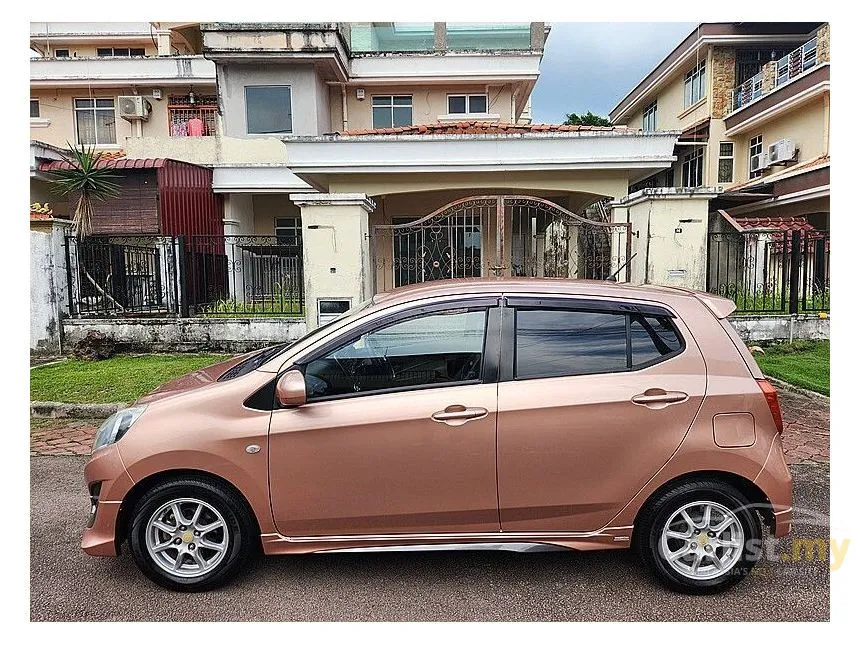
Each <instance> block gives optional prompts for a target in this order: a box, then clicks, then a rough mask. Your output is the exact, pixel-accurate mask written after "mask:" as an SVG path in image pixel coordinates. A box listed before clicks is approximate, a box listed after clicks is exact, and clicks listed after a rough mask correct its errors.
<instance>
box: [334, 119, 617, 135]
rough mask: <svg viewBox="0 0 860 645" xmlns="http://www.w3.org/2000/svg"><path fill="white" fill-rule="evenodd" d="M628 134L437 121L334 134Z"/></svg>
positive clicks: (551, 125) (552, 126)
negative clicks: (585, 132)
mask: <svg viewBox="0 0 860 645" xmlns="http://www.w3.org/2000/svg"><path fill="white" fill-rule="evenodd" d="M618 130H628V128H626V127H623V126H622V127H618V126H616V127H611V126H606V127H603V126H590V125H567V124H560V123H531V124H519V123H495V122H492V121H449V122H443V121H437V122H435V123H426V124H420V125H411V126H401V127H397V128H375V129H372V130H366V129H364V130H345V131H342V132H336V133H334V134H337V135H339V136H344V137H360V136H365V135H379V134H405V135H413V134H430V135H434V134H438V135H444V134H525V133H529V132H580V131H606V132H612V131H618Z"/></svg>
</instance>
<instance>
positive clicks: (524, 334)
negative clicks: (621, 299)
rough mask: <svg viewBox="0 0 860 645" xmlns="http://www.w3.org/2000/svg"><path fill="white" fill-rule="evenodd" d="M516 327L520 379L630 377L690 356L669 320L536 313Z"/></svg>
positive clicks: (519, 318)
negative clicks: (683, 354)
mask: <svg viewBox="0 0 860 645" xmlns="http://www.w3.org/2000/svg"><path fill="white" fill-rule="evenodd" d="M515 321H516V322H515V347H514V378H516V379H534V378H551V377H559V376H579V375H584V374H604V373H607V372H627V371H631V370H636V369H642V368H644V367H648V366H650V365H653V364H655V363H659V362H661V361H664V360H667V359H669V358H671V357H673V356H676V355H678V354H680V353H681V352H682V351H683V350H684V342H683V339H682V337H681V335H680V334H679V333H678V330H677V327H676V326H675V325H674V323H673V322H672V319H671V317H670V316H668V315H666V316H663V315H659V314H650V313H648V314H643V313H624V312H598V311H578V310H575V309H540V308H534V309H518V310H517V312H516V318H515Z"/></svg>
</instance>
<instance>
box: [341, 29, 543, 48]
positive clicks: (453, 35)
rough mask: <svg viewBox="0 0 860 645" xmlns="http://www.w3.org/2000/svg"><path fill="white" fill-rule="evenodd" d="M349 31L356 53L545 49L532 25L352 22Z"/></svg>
mask: <svg viewBox="0 0 860 645" xmlns="http://www.w3.org/2000/svg"><path fill="white" fill-rule="evenodd" d="M541 26H542V25H541ZM345 31H346V32H347V34H348V42H349V47H350V52H351V53H353V54H385V53H392V52H397V53H430V52H439V51H449V52H496V51H531V50H542V49H543V38H541V39H540V42H532V29H531V24H529V23H432V22H421V23H417V22H384V23H382V22H376V23H351V24H350V25H349V27H348V29H346V30H345Z"/></svg>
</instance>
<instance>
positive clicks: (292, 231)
mask: <svg viewBox="0 0 860 645" xmlns="http://www.w3.org/2000/svg"><path fill="white" fill-rule="evenodd" d="M275 237H277V238H278V244H283V245H285V246H301V245H302V218H301V217H278V218H275Z"/></svg>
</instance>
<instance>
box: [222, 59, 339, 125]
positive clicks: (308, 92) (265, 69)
mask: <svg viewBox="0 0 860 645" xmlns="http://www.w3.org/2000/svg"><path fill="white" fill-rule="evenodd" d="M217 75H218V92H219V95H220V100H221V108H222V113H223V115H224V116H223V127H224V130H223V132H224V135H225V136H227V137H250V138H254V139H266V138H272V137H269V136H268V135H253V134H251V135H249V134H248V128H247V125H246V118H245V87H246V86H249V85H289V86H290V100H291V103H292V105H291V108H292V115H293V132H292V134H294V135H317V134H323V133H325V132H329V131H330V126H331V117H330V115H329V111H328V104H329V103H328V101H329V96H328V90H327V89H326V88H325V85H324V84H322V83H321V82H320V81H319V79H318V77H317V73H316V71H315V70H314V67H313V65H284V64H268V65H264V64H253V65H237V64H234V63H231V64H230V65H218V66H217Z"/></svg>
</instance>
